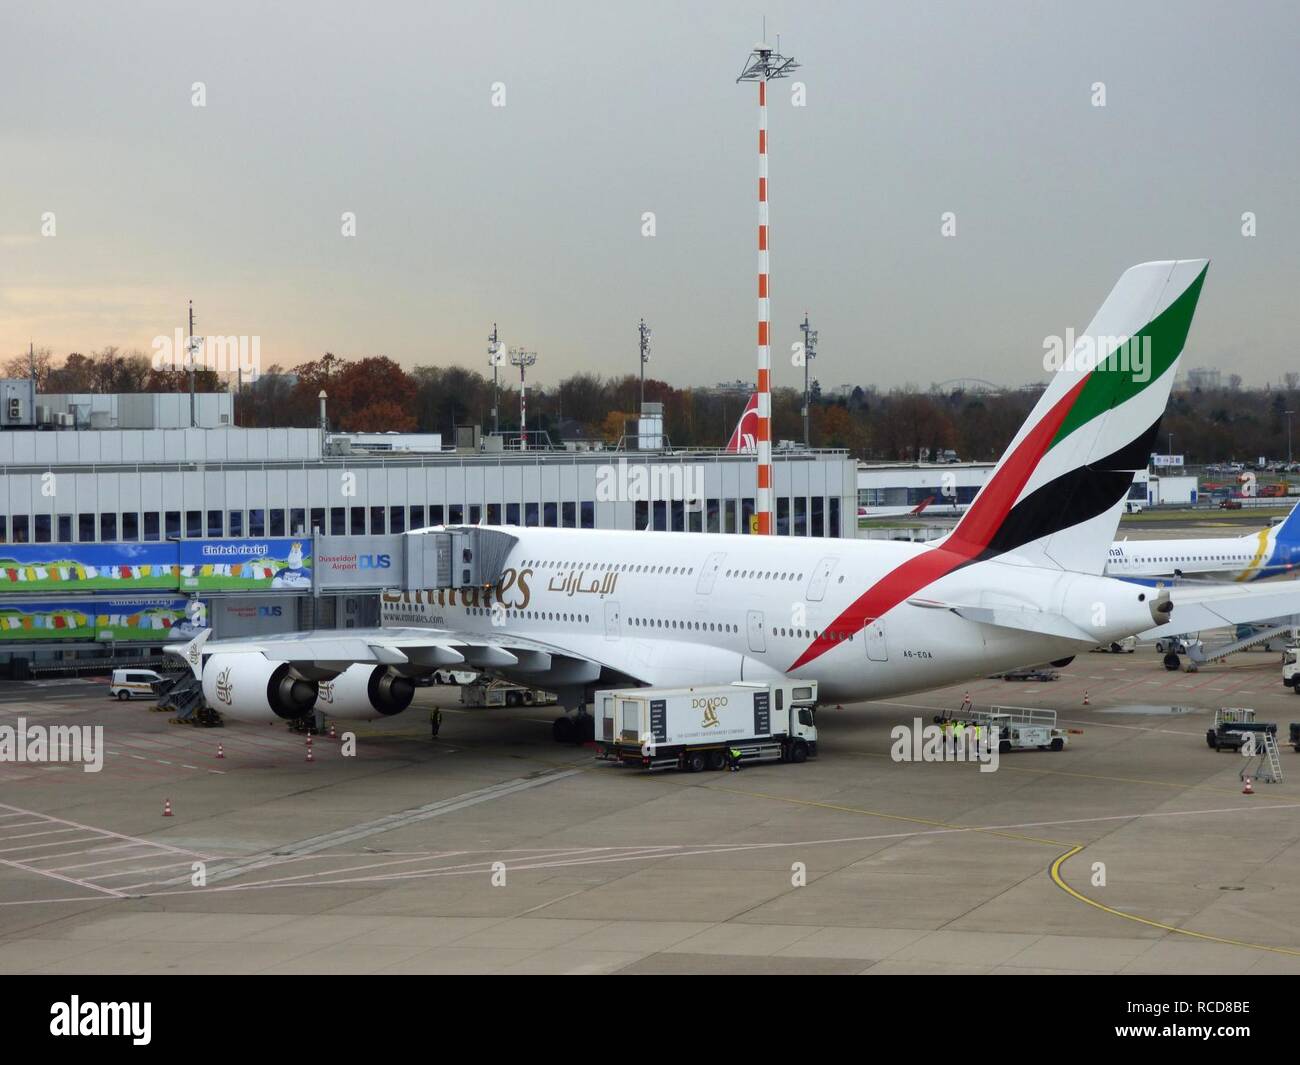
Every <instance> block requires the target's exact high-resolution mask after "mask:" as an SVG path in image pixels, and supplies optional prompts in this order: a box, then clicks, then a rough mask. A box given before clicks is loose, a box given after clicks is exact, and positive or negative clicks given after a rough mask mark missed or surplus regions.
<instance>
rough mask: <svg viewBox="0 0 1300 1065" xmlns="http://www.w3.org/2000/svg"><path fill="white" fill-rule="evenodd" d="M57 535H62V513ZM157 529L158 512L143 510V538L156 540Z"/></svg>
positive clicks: (157, 535)
mask: <svg viewBox="0 0 1300 1065" xmlns="http://www.w3.org/2000/svg"><path fill="white" fill-rule="evenodd" d="M59 537H60V539H62V537H63V515H62V514H60V515H59ZM158 537H159V531H158V512H157V511H156V510H146V511H145V512H144V538H145V539H146V540H157V539H158Z"/></svg>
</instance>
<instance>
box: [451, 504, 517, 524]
mask: <svg viewBox="0 0 1300 1065" xmlns="http://www.w3.org/2000/svg"><path fill="white" fill-rule="evenodd" d="M451 509H452V513H453V514H455V513H456V512H457V511H458V510H459V509H460V508H459V507H452V508H451ZM452 521H453V523H454V522H457V521H460V518H459V517H454V518H453V519H452ZM524 524H525V525H530V526H535V525H537V504H536V503H525V504H524Z"/></svg>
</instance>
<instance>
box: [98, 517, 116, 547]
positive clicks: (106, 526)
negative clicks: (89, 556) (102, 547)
mask: <svg viewBox="0 0 1300 1065" xmlns="http://www.w3.org/2000/svg"><path fill="white" fill-rule="evenodd" d="M116 539H117V515H116V514H101V515H100V516H99V540H100V543H104V544H111V543H112V542H113V541H114V540H116Z"/></svg>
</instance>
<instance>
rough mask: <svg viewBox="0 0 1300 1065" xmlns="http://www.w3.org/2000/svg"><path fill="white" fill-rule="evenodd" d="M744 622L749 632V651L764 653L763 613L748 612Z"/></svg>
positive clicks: (756, 611) (765, 640) (765, 646)
mask: <svg viewBox="0 0 1300 1065" xmlns="http://www.w3.org/2000/svg"><path fill="white" fill-rule="evenodd" d="M746 621H747V625H746V628H747V629H748V632H749V649H750V650H751V651H757V652H760V653H761V652H764V651H766V650H767V639H766V637H765V636H764V635H763V612H762V611H761V610H751V611H749V614H748V616H747V618H746Z"/></svg>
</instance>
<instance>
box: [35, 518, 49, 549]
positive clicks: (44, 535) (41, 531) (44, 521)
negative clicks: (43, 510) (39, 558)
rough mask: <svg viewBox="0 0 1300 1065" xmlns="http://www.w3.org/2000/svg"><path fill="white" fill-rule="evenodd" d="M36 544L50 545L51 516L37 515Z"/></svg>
mask: <svg viewBox="0 0 1300 1065" xmlns="http://www.w3.org/2000/svg"><path fill="white" fill-rule="evenodd" d="M36 542H37V543H38V544H48V543H49V542H50V516H49V515H48V514H37V515H36Z"/></svg>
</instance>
